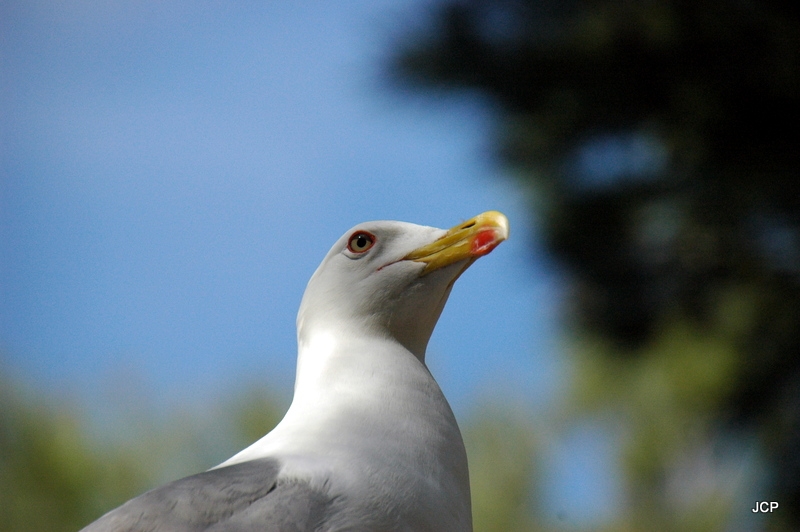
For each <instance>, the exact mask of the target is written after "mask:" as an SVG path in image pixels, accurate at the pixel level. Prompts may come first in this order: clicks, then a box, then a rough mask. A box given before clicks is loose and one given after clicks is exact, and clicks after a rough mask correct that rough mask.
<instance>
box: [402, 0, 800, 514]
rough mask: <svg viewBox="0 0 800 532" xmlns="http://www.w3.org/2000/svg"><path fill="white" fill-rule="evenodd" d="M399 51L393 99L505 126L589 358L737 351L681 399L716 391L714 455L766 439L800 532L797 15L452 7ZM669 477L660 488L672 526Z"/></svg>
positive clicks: (684, 7) (520, 0)
mask: <svg viewBox="0 0 800 532" xmlns="http://www.w3.org/2000/svg"><path fill="white" fill-rule="evenodd" d="M399 48H400V49H399V51H398V53H397V55H396V56H395V59H394V63H393V64H392V73H393V75H394V76H395V78H396V80H397V81H398V82H399V83H401V84H406V85H409V84H410V86H413V87H422V88H425V89H427V90H439V91H442V90H471V91H474V92H477V93H478V94H479V95H481V96H483V97H485V98H486V99H487V100H488V101H489V102H490V103H491V104H492V105H494V108H495V109H497V116H498V119H499V121H498V128H497V131H496V138H495V139H494V140H495V145H496V153H497V155H498V157H499V160H500V161H501V163H502V164H504V165H506V167H508V168H509V169H511V170H513V175H514V176H516V177H517V179H518V180H519V182H520V184H521V185H522V187H523V188H524V189H525V190H533V196H534V198H533V200H534V205H535V206H536V207H535V209H534V211H535V212H534V215H535V216H537V217H538V219H539V221H540V227H542V237H543V239H544V240H545V242H546V244H547V247H548V249H549V250H550V251H551V252H552V253H553V255H554V256H555V257H556V258H558V259H559V260H560V262H561V264H562V265H563V266H564V267H565V269H566V270H567V271H569V272H570V274H571V275H570V283H571V286H570V288H571V294H572V298H571V301H572V308H571V317H572V318H573V322H572V323H573V326H574V327H575V329H574V330H575V331H576V333H577V334H578V335H579V336H580V337H581V338H596V339H599V341H600V342H601V343H603V342H606V343H607V342H610V345H611V346H612V347H611V348H605V349H598V350H595V351H594V353H595V354H594V356H595V357H596V360H598V361H600V363H601V365H603V366H611V365H615V364H617V362H616V361H615V359H620V360H621V361H622V362H623V363H625V364H633V363H634V361H636V360H644V359H648V358H649V357H663V358H664V359H681V357H682V352H683V351H684V350H686V349H689V350H690V351H691V350H692V349H693V348H691V347H689V346H685V345H684V346H681V345H679V344H680V342H675V341H673V340H671V339H670V338H668V336H667V335H665V331H670V334H672V335H678V336H679V337H680V336H681V335H683V337H684V338H690V339H694V340H695V341H696V344H695V345H696V346H700V347H701V348H702V349H705V348H706V347H708V346H709V345H712V344H714V345H717V344H716V343H715V342H717V341H722V340H720V339H721V338H724V343H725V345H726V346H729V347H726V349H730V350H731V351H730V354H729V355H730V356H728V355H726V356H725V357H723V358H724V361H723V360H722V359H720V360H717V361H716V362H714V361H712V362H710V364H711V365H710V367H709V368H708V371H707V372H706V373H704V374H703V375H706V377H707V380H703V378H696V377H693V376H691V375H688V373H687V372H684V374H683V376H681V375H680V370H679V369H678V373H677V375H678V376H679V377H680V378H679V379H678V380H672V381H668V385H669V386H670V387H671V392H672V393H674V394H676V395H677V396H679V397H683V398H684V399H685V400H690V399H691V398H692V397H693V395H692V394H693V392H692V389H691V388H692V387H693V386H694V387H695V388H696V389H706V388H708V390H710V391H708V393H707V394H705V395H702V396H701V397H694V399H693V400H696V401H700V404H701V405H702V408H698V409H695V413H694V414H693V415H696V416H697V417H696V419H702V420H703V423H704V426H706V427H707V428H708V430H707V435H706V438H707V439H712V440H713V439H719V437H718V436H714V434H717V431H715V430H711V427H717V426H722V427H725V431H726V432H729V433H734V432H736V431H739V430H742V429H744V430H746V431H751V432H754V433H756V434H757V435H758V436H759V438H760V442H761V446H762V449H763V452H764V453H765V455H766V457H767V460H768V462H769V465H770V469H771V471H772V475H771V476H770V479H771V482H770V486H771V488H770V489H771V490H772V491H771V493H764V494H763V495H764V496H769V497H772V498H773V499H774V500H780V501H781V504H782V507H781V508H782V512H781V515H782V517H781V518H776V519H775V520H774V521H773V522H774V523H776V524H775V525H774V526H784V525H785V526H787V527H789V528H790V529H796V528H798V527H800V357H799V356H798V354H799V353H800V186H798V177H799V176H798V172H799V171H800V149H799V148H798V147H799V146H800V142H798V141H799V140H800V139H798V131H799V128H798V125H797V121H796V119H795V118H794V117H795V116H796V115H797V114H798V107H800V105H799V104H800V7H798V5H797V4H795V3H790V2H778V1H771V0H760V1H755V0H753V1H734V2H723V3H719V2H713V1H711V0H700V1H693V2H689V1H687V0H649V1H643V2H630V1H624V0H595V1H577V0H566V1H553V0H538V1H537V0H464V1H447V2H442V3H441V4H439V6H438V7H437V8H436V10H435V11H434V12H433V15H432V16H431V17H430V19H429V27H428V29H427V30H426V31H423V32H421V33H417V34H414V35H411V36H410V37H409V38H408V39H407V40H406V41H405V42H403V43H401V44H400V47H399ZM676 323H678V324H682V325H680V326H679V327H677V328H676V327H675V324H676ZM709 342H710V343H709ZM604 345H606V344H604ZM665 345H666V346H671V347H669V348H664V346H665ZM702 349H701V350H700V351H697V356H699V357H701V358H702V356H703V355H704V354H705V353H706V352H705V351H703V350H702ZM653 353H660V354H653ZM688 362H690V361H687V363H688ZM723 365H724V366H723ZM718 371H719V372H724V375H726V379H727V382H726V383H725V385H724V386H712V385H711V384H710V383H712V381H714V379H715V377H714V375H715V373H716V372H718ZM687 382H689V383H690V384H688V385H687V384H686V383H687ZM605 385H610V381H609V382H606V383H605ZM613 394H614V391H613V390H612V389H611V388H605V387H602V386H601V387H600V388H599V389H598V390H597V397H601V396H606V397H608V396H610V395H613ZM639 400H642V396H641V390H640V391H633V390H629V392H628V395H626V396H625V401H627V402H636V401H639ZM644 400H647V399H646V398H645V399H644ZM639 428H641V425H640V426H639ZM673 430H679V429H677V428H675V429H673ZM636 432H637V431H636V430H634V433H636ZM640 445H643V443H641V442H640ZM684 450H687V448H685V447H684ZM633 454H635V452H633ZM651 458H652V460H656V458H654V457H651ZM661 458H664V457H663V456H662V457H661ZM661 470H662V473H664V474H663V475H662V474H659V475H656V477H658V478H659V479H660V480H656V481H654V482H655V483H654V484H652V485H651V486H650V488H649V489H650V490H651V491H650V492H651V493H652V494H653V497H654V498H653V500H655V501H660V502H658V504H661V505H662V510H663V509H665V508H668V504H667V502H666V501H665V498H666V496H665V495H664V492H665V490H666V488H665V486H666V484H668V476H669V474H668V473H669V471H670V466H669V465H667V462H664V465H663V467H662V468H661ZM631 478H632V479H633V478H634V477H631ZM636 478H638V479H639V481H642V477H641V476H639V477H636ZM654 478H655V477H654ZM632 482H635V480H632ZM640 487H641V486H640ZM637 489H638V488H637V486H636V485H632V486H631V487H630V490H632V491H633V492H635V491H636V490H637ZM643 504H644V503H643ZM647 504H650V503H647ZM664 514H665V515H668V514H669V512H667V511H665V512H664ZM665 519H666V520H667V521H669V518H668V517H665ZM664 523H665V522H662V525H664ZM672 523H673V524H675V523H677V520H673V521H672ZM777 523H783V525H779V524H777ZM676 526H677V525H676Z"/></svg>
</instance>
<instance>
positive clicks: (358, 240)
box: [347, 231, 375, 253]
mask: <svg viewBox="0 0 800 532" xmlns="http://www.w3.org/2000/svg"><path fill="white" fill-rule="evenodd" d="M373 244H375V236H374V235H371V234H370V233H367V232H366V231H358V232H356V233H353V235H352V236H351V237H350V241H349V242H348V243H347V249H349V250H350V251H352V252H353V253H364V252H365V251H367V250H368V249H369V248H371V247H372V245H373Z"/></svg>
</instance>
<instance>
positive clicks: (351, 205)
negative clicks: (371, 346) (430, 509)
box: [0, 1, 557, 414]
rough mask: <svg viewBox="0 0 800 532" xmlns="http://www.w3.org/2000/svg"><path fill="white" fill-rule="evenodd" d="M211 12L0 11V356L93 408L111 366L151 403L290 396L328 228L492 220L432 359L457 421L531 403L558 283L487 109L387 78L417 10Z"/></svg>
mask: <svg viewBox="0 0 800 532" xmlns="http://www.w3.org/2000/svg"><path fill="white" fill-rule="evenodd" d="M225 5H226V6H227V7H220V4H213V3H205V4H204V3H200V4H192V5H191V6H190V5H189V3H183V2H161V1H159V2H136V3H133V2H130V3H129V2H108V3H103V2H90V1H86V2H66V3H61V4H58V5H57V6H56V5H55V4H51V3H49V2H12V3H10V4H9V3H6V4H5V6H4V7H3V8H2V9H3V15H2V20H3V22H1V23H0V24H2V25H3V27H2V32H3V35H4V38H3V42H2V56H0V60H1V61H2V64H1V66H2V70H3V71H4V72H5V73H6V74H5V75H4V76H3V80H2V81H1V82H0V83H2V91H3V92H2V95H3V98H2V102H3V104H2V111H1V112H2V123H3V124H4V125H3V126H2V146H3V148H2V189H0V192H1V193H2V196H1V199H0V201H2V204H0V207H1V208H2V214H0V221H1V222H2V225H1V226H0V231H2V233H0V236H1V237H2V240H1V241H0V243H1V244H2V255H3V257H4V259H3V261H2V270H1V275H2V303H1V305H2V307H0V312H1V314H0V319H1V320H2V321H1V322H0V323H1V327H2V328H0V349H1V350H2V356H3V358H4V359H5V361H4V363H5V364H6V365H8V366H10V367H11V368H13V369H15V370H16V371H18V372H19V373H20V374H21V375H23V376H24V377H26V378H28V379H30V380H32V381H33V382H35V383H38V384H40V385H42V386H43V387H44V388H46V389H56V390H64V391H69V392H71V393H78V394H79V395H87V396H90V399H91V395H92V394H93V393H94V392H95V391H96V390H98V389H99V388H100V384H102V383H103V382H108V381H113V380H114V379H115V378H118V376H119V375H130V374H132V375H134V376H135V377H136V378H138V379H140V380H141V382H142V383H143V385H144V386H147V387H148V388H149V389H150V390H152V394H153V397H154V398H155V400H156V401H161V400H163V401H181V402H182V401H186V400H189V401H193V400H195V399H196V398H195V396H196V395H197V390H206V391H207V390H216V391H220V392H225V391H227V390H229V389H230V388H231V387H234V386H236V385H237V383H238V382H241V380H242V379H244V378H247V379H248V380H249V381H252V380H253V379H254V378H262V377H260V376H263V381H264V382H265V384H267V385H269V386H272V387H274V388H276V389H278V390H280V393H284V394H288V393H289V392H290V389H291V383H292V380H293V374H294V354H295V331H294V319H295V312H296V310H297V306H298V304H299V300H300V297H301V295H302V292H303V288H304V286H305V283H306V281H307V279H308V277H309V276H310V274H311V273H312V272H313V270H314V269H315V268H316V266H317V264H318V263H319V261H320V260H321V258H322V257H323V256H324V255H325V253H326V252H327V250H328V248H329V247H330V245H331V244H332V243H333V242H334V241H335V240H336V239H337V238H338V237H339V235H341V234H342V233H343V232H344V231H345V230H346V229H348V228H349V227H351V226H352V225H355V224H356V223H359V222H362V221H366V220H371V219H399V220H406V221H413V222H416V223H421V224H425V225H435V226H438V227H449V226H451V225H453V224H455V223H458V222H459V221H461V220H463V219H466V218H468V217H471V216H473V215H475V214H477V213H479V212H482V211H485V210H488V209H497V210H501V211H503V212H505V213H506V214H507V215H508V216H509V218H510V219H511V225H512V238H511V240H510V241H509V242H508V243H507V244H504V245H503V246H501V247H500V248H498V250H497V251H496V252H495V253H493V254H492V255H491V256H489V257H487V258H485V259H483V260H481V261H480V262H479V263H477V264H476V265H475V266H474V267H473V268H472V270H471V271H470V272H469V273H468V274H467V275H465V276H464V277H462V279H461V280H460V281H459V283H458V285H457V287H456V289H455V291H454V293H453V296H452V297H451V301H450V303H449V305H448V308H447V309H446V311H445V313H444V315H443V317H442V320H441V322H440V325H439V327H438V329H437V331H436V334H435V337H434V338H433V340H432V342H431V345H430V348H429V356H428V359H429V362H430V365H431V367H432V370H433V371H434V374H435V375H436V376H437V377H438V379H439V381H440V382H441V384H442V386H443V388H444V389H445V392H446V393H447V395H448V397H449V398H450V400H451V402H452V403H453V405H454V408H455V409H456V411H457V412H460V413H461V414H463V413H465V412H467V411H468V410H469V409H471V408H472V407H473V406H474V405H475V403H476V402H477V401H483V400H486V399H487V396H488V397H489V398H493V396H494V395H495V394H497V395H498V396H502V394H500V393H499V392H495V388H500V389H503V390H504V392H503V393H508V394H510V395H512V396H514V397H515V398H516V399H524V400H529V399H530V400H532V401H536V400H540V399H542V398H543V397H546V394H547V391H546V389H549V387H551V386H552V380H553V378H554V376H556V375H557V369H556V368H555V366H554V364H555V363H554V357H553V356H552V346H553V342H554V339H553V337H554V332H553V324H554V321H555V319H554V312H555V310H554V301H555V297H556V294H555V289H554V286H553V284H552V283H551V282H550V280H549V279H548V274H547V273H546V270H545V269H544V268H543V267H542V265H541V263H540V262H538V259H537V255H536V254H535V253H534V254H532V253H530V244H531V241H532V236H531V232H530V229H529V227H528V226H527V225H526V224H527V223H528V220H527V219H526V215H525V210H524V207H525V205H524V201H523V200H522V199H521V198H520V196H519V193H518V191H517V190H515V189H514V188H513V186H512V185H511V183H510V182H509V180H507V179H506V178H504V177H503V176H500V175H497V172H498V170H497V169H496V168H495V167H494V166H493V165H492V164H491V163H490V162H489V161H488V159H487V154H488V153H489V147H488V145H487V142H488V141H487V138H488V136H489V130H490V128H491V127H492V124H491V122H490V116H489V114H488V112H487V111H486V109H484V108H483V106H482V105H481V104H480V103H479V102H477V101H475V100H474V99H473V100H470V99H468V98H463V99H460V100H453V101H447V102H446V103H445V102H442V101H439V102H437V101H434V100H432V99H427V100H426V99H423V98H420V97H409V96H408V95H403V94H402V93H401V92H400V91H399V90H397V89H394V88H392V87H391V86H390V84H389V83H387V82H386V80H385V78H384V76H383V74H382V69H383V68H384V67H385V61H384V58H385V57H386V56H387V54H388V53H389V52H390V51H391V45H392V42H393V39H394V38H395V37H397V36H398V35H399V34H400V33H399V30H398V27H400V26H402V24H399V22H398V21H404V22H405V23H406V26H413V25H414V24H415V21H416V19H415V16H418V15H419V13H421V11H420V9H421V8H422V7H423V4H420V3H417V4H414V3H406V4H403V7H402V8H398V7H395V6H396V5H397V4H396V3H393V2H367V1H363V2H350V3H347V5H346V6H344V5H336V6H334V5H332V4H330V5H320V4H313V6H312V4H310V3H306V4H303V3H292V4H291V7H290V4H288V3H282V4H278V3H255V2H254V3H242V4H236V5H234V4H225ZM214 395H216V394H209V393H207V392H206V393H205V394H204V397H205V398H211V399H212V400H213V396H214ZM498 398H499V399H502V397H498ZM197 399H198V400H199V398H197Z"/></svg>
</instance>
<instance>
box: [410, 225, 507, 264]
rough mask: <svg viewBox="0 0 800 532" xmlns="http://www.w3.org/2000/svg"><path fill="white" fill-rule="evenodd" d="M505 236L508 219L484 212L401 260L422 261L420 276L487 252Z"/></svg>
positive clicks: (471, 259) (475, 258)
mask: <svg viewBox="0 0 800 532" xmlns="http://www.w3.org/2000/svg"><path fill="white" fill-rule="evenodd" d="M507 238H508V218H506V216H505V215H504V214H503V213H500V212H497V211H487V212H484V213H482V214H479V215H478V216H476V217H474V218H471V219H469V220H467V221H466V222H463V223H460V224H458V225H457V226H455V227H453V228H451V229H449V230H448V231H447V233H445V234H444V236H442V237H441V238H439V239H438V240H436V241H434V242H431V243H430V244H426V245H424V246H422V247H420V248H417V249H415V250H414V251H412V252H411V253H409V254H408V255H406V256H405V257H403V259H402V260H412V261H414V262H424V263H425V269H424V270H422V275H426V274H428V273H430V272H432V271H435V270H438V269H440V268H444V267H445V266H449V265H451V264H453V263H455V262H458V261H461V260H464V259H470V264H471V263H472V261H475V260H477V259H478V258H479V257H483V256H484V255H486V254H488V253H490V252H491V251H492V250H493V249H494V248H496V247H497V246H498V245H499V244H500V242H502V241H503V240H506V239H507Z"/></svg>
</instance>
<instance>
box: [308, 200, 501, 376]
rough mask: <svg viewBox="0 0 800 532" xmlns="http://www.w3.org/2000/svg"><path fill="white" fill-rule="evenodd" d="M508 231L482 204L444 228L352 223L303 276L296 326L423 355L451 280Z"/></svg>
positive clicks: (418, 355) (396, 223)
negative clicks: (392, 343)
mask: <svg viewBox="0 0 800 532" xmlns="http://www.w3.org/2000/svg"><path fill="white" fill-rule="evenodd" d="M507 238H508V219H507V218H506V217H505V216H504V215H503V214H501V213H499V212H497V211H488V212H484V213H482V214H479V215H478V216H475V217H474V218H471V219H469V220H467V221H465V222H462V223H460V224H458V225H456V226H455V227H452V228H451V229H448V230H444V229H437V228H435V227H426V226H421V225H415V224H411V223H406V222H395V221H377V222H366V223H362V224H359V225H357V226H355V227H353V228H352V229H350V230H349V231H347V232H346V233H345V234H344V235H342V237H341V238H340V239H339V240H338V241H337V242H336V243H335V244H334V245H333V247H332V248H331V250H330V251H329V252H328V254H327V255H326V256H325V259H324V260H323V261H322V263H321V264H320V265H319V267H318V268H317V270H316V272H314V275H313V276H312V277H311V280H310V281H309V283H308V286H307V288H306V291H305V294H304V295H303V301H302V303H301V304H300V311H299V313H298V315H297V331H298V338H299V339H300V341H303V339H304V338H305V337H307V336H309V335H312V334H314V333H316V332H319V331H320V329H322V330H326V331H327V332H335V333H336V334H337V335H340V334H357V335H362V336H382V337H390V338H392V339H394V340H396V341H397V342H399V343H400V344H402V345H403V346H404V347H406V349H408V350H409V351H411V352H412V353H414V354H415V355H416V356H417V357H418V358H419V359H420V360H423V361H424V356H425V349H426V347H427V345H428V340H429V339H430V336H431V333H432V332H433V328H434V326H435V325H436V322H437V320H438V319H439V315H440V314H441V312H442V309H443V308H444V304H445V303H446V302H447V297H448V296H449V295H450V290H451V288H452V287H453V283H454V282H455V281H456V279H458V277H459V276H460V275H461V274H462V273H463V272H464V270H466V269H467V268H468V267H469V266H470V265H471V264H472V263H473V262H475V260H477V259H478V258H479V257H482V256H483V255H486V254H488V253H489V252H491V251H492V250H493V249H494V248H495V247H496V246H497V245H498V244H500V243H501V242H502V241H504V240H506V239H507Z"/></svg>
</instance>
